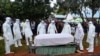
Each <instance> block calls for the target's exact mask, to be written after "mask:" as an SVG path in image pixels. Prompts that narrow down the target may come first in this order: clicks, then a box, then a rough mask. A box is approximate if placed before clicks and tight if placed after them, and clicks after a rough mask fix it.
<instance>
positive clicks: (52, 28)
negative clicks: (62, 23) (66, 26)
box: [48, 21, 57, 34]
mask: <svg viewBox="0 0 100 56" xmlns="http://www.w3.org/2000/svg"><path fill="white" fill-rule="evenodd" d="M48 33H49V34H55V33H57V29H56V26H55V22H54V21H51V23H50V24H49V26H48Z"/></svg>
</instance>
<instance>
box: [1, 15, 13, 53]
mask: <svg viewBox="0 0 100 56" xmlns="http://www.w3.org/2000/svg"><path fill="white" fill-rule="evenodd" d="M3 37H4V41H5V52H6V54H9V53H13V52H11V51H10V46H11V45H13V44H14V40H13V34H12V31H11V18H10V17H6V21H5V22H4V24H3Z"/></svg>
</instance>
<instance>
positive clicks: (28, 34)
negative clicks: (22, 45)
mask: <svg viewBox="0 0 100 56" xmlns="http://www.w3.org/2000/svg"><path fill="white" fill-rule="evenodd" d="M24 27H25V28H24V32H25V40H26V45H29V41H30V42H31V41H32V35H33V33H32V30H31V27H30V22H29V20H28V19H26V21H25V24H24ZM28 38H29V40H28Z"/></svg>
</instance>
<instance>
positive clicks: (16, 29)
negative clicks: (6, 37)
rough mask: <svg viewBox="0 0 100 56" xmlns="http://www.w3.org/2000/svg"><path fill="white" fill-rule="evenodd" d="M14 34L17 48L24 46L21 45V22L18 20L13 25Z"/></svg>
mask: <svg viewBox="0 0 100 56" xmlns="http://www.w3.org/2000/svg"><path fill="white" fill-rule="evenodd" d="M13 33H14V40H15V41H16V42H15V47H18V46H22V44H21V39H22V35H21V31H20V20H19V19H16V22H15V23H14V25H13Z"/></svg>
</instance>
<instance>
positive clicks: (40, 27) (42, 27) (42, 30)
mask: <svg viewBox="0 0 100 56" xmlns="http://www.w3.org/2000/svg"><path fill="white" fill-rule="evenodd" d="M37 34H46V24H45V22H44V21H41V22H40V24H39V25H38V27H37Z"/></svg>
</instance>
